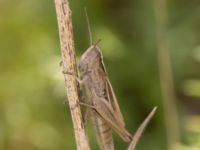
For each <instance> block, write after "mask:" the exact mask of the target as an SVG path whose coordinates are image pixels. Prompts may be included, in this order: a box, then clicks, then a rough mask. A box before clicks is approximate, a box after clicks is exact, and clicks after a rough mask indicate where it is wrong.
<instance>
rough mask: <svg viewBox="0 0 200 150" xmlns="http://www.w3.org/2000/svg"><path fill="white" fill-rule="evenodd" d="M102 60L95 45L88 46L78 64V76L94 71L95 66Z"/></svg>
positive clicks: (99, 51)
mask: <svg viewBox="0 0 200 150" xmlns="http://www.w3.org/2000/svg"><path fill="white" fill-rule="evenodd" d="M101 60H102V54H101V50H100V48H99V47H97V46H96V45H92V46H90V47H89V48H88V49H87V50H86V51H85V52H84V53H83V55H82V56H81V58H80V61H79V63H78V69H79V72H80V74H81V75H82V74H84V73H86V72H89V71H91V70H93V69H94V67H95V64H96V63H98V62H99V61H101Z"/></svg>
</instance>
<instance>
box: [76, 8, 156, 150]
mask: <svg viewBox="0 0 200 150" xmlns="http://www.w3.org/2000/svg"><path fill="white" fill-rule="evenodd" d="M85 14H86V19H87V23H88V31H89V35H90V43H92V36H91V30H90V25H89V19H88V15H87V11H86V9H85ZM97 44H98V42H97V43H96V44H94V45H91V46H90V47H89V48H88V49H87V50H86V51H85V52H84V54H83V55H82V56H81V58H80V61H79V63H78V69H79V73H80V80H79V81H80V82H79V83H82V84H81V85H82V88H83V89H84V91H85V94H86V97H87V99H88V103H80V104H82V105H86V106H88V107H90V108H92V109H93V111H91V117H92V121H93V124H94V126H95V132H96V137H97V142H98V144H99V147H100V149H101V150H114V142H113V138H112V129H113V130H115V131H116V133H118V135H119V136H120V137H121V138H122V139H123V140H124V141H125V142H131V143H130V145H129V147H128V150H134V148H135V145H136V144H137V141H138V139H139V137H140V135H141V134H142V132H143V130H144V128H145V126H146V125H147V123H148V122H149V120H150V119H151V117H152V116H153V114H154V113H155V108H154V110H153V111H152V112H151V113H150V115H149V116H148V117H147V118H146V119H145V121H144V122H143V123H142V125H141V126H140V127H139V128H138V130H137V132H136V134H135V136H134V137H132V135H131V134H130V133H129V132H128V131H127V130H126V128H125V123H124V119H123V116H122V113H121V111H120V108H119V105H118V102H117V99H116V97H115V94H114V91H113V88H112V86H111V83H110V80H109V78H108V76H107V71H106V68H105V65H104V62H103V55H102V52H101V50H100V48H99V47H98V46H97Z"/></svg>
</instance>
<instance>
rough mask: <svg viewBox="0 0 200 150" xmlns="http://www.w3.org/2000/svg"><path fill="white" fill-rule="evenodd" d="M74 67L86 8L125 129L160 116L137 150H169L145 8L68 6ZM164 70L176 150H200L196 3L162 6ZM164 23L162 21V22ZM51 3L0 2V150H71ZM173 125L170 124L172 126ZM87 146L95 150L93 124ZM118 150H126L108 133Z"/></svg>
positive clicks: (83, 43) (82, 43) (123, 1)
mask: <svg viewBox="0 0 200 150" xmlns="http://www.w3.org/2000/svg"><path fill="white" fill-rule="evenodd" d="M70 7H71V9H72V12H73V15H72V17H73V29H74V41H75V48H76V54H77V59H78V58H79V57H80V55H81V54H82V53H83V52H84V51H85V50H86V49H87V48H88V47H89V35H88V31H87V23H86V19H85V14H84V7H87V10H88V15H89V18H90V23H91V28H92V34H93V39H94V41H97V40H98V39H102V41H101V43H100V47H101V48H102V51H103V55H104V60H105V64H106V68H107V71H108V74H109V77H110V79H111V82H112V84H113V87H114V90H115V93H116V95H117V98H118V101H119V104H120V107H121V111H122V113H123V114H124V118H125V122H126V127H127V129H128V130H129V131H130V132H131V133H134V132H135V131H136V129H137V127H138V126H139V124H140V123H141V122H142V121H143V119H144V118H145V117H146V116H147V114H148V113H149V112H150V110H151V109H152V108H153V107H154V106H157V107H158V110H157V113H156V115H155V116H154V118H153V119H152V121H151V122H150V124H149V126H148V128H147V129H146V131H145V132H144V134H143V136H142V138H141V140H140V142H139V144H138V146H137V150H146V149H148V150H167V143H168V142H167V138H166V133H167V132H168V127H167V126H166V124H165V116H166V114H164V112H165V111H164V108H165V105H163V97H162V94H161V88H160V76H159V69H158V68H159V67H158V66H159V62H158V58H157V56H158V48H157V45H158V41H157V40H156V33H157V27H156V19H155V18H156V13H155V12H156V11H155V9H157V10H158V11H157V14H158V13H159V9H161V10H160V13H163V10H162V8H159V7H158V5H156V1H155V0H154V1H153V0H150V1H147V0H146V1H145V0H96V1H92V0H82V1H72V0H70ZM166 14H167V18H168V22H167V24H168V26H167V28H166V31H167V32H166V34H165V35H166V37H167V39H168V42H169V48H168V50H169V52H170V63H171V69H172V76H173V81H174V85H175V87H174V90H173V89H172V90H173V91H174V92H175V96H176V99H175V104H176V106H175V107H176V108H177V114H174V115H178V119H177V120H176V121H177V122H178V123H179V128H178V129H179V131H180V140H179V141H178V142H174V144H173V146H172V147H173V149H174V150H197V149H200V116H199V115H200V70H199V68H200V28H199V27H200V18H199V16H200V1H198V0H190V1H188V0H168V1H167V11H166ZM161 15H162V14H161ZM60 61H61V57H60V47H59V36H58V29H57V20H56V13H55V6H54V1H53V0H40V1H33V0H12V1H6V0H0V150H75V149H76V146H75V139H74V133H73V127H72V121H71V117H70V112H69V108H68V105H67V104H66V103H64V101H65V100H66V93H65V88H64V78H63V75H62V68H61V67H60V66H59V62H60ZM173 123H174V122H173V121H172V122H171V124H173ZM87 127H88V132H89V136H90V145H91V147H92V149H93V150H96V149H98V147H97V144H96V141H95V136H94V134H93V129H92V125H91V121H88V123H87ZM114 140H115V145H116V149H117V150H123V149H126V148H127V146H128V145H127V144H126V143H124V142H123V141H122V140H121V139H120V137H119V136H118V135H116V134H115V133H114Z"/></svg>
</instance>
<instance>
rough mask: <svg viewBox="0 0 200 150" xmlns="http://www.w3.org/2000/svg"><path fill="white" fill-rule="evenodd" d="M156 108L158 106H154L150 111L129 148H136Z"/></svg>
mask: <svg viewBox="0 0 200 150" xmlns="http://www.w3.org/2000/svg"><path fill="white" fill-rule="evenodd" d="M156 109H157V107H154V108H153V110H152V111H151V112H150V114H149V115H148V116H147V118H146V119H145V120H144V121H143V122H142V124H141V125H140V127H139V128H138V129H137V131H136V133H135V135H134V136H133V139H132V141H131V143H130V145H129V147H128V149H127V150H135V148H136V145H137V143H138V141H139V139H140V137H141V136H142V133H143V132H144V130H145V128H146V126H147V125H148V123H149V122H150V120H151V118H152V117H153V116H154V114H155V112H156Z"/></svg>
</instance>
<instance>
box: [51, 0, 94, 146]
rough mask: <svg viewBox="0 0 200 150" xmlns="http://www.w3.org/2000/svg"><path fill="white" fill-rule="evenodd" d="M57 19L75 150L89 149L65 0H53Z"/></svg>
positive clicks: (69, 15)
mask: <svg viewBox="0 0 200 150" xmlns="http://www.w3.org/2000/svg"><path fill="white" fill-rule="evenodd" d="M55 7H56V13H57V21H58V27H59V37H60V48H61V55H62V64H63V69H64V71H65V72H69V73H70V74H72V75H69V74H64V78H65V87H66V91H67V97H68V101H69V107H70V111H71V116H72V121H73V127H74V133H75V139H76V146H77V150H90V147H89V142H88V137H87V135H86V131H85V128H84V125H83V117H82V114H81V109H80V106H79V99H80V98H79V86H78V83H77V80H76V76H77V65H76V59H75V58H76V57H75V50H74V41H73V29H72V20H71V10H70V8H69V4H68V1H67V0H55Z"/></svg>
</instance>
